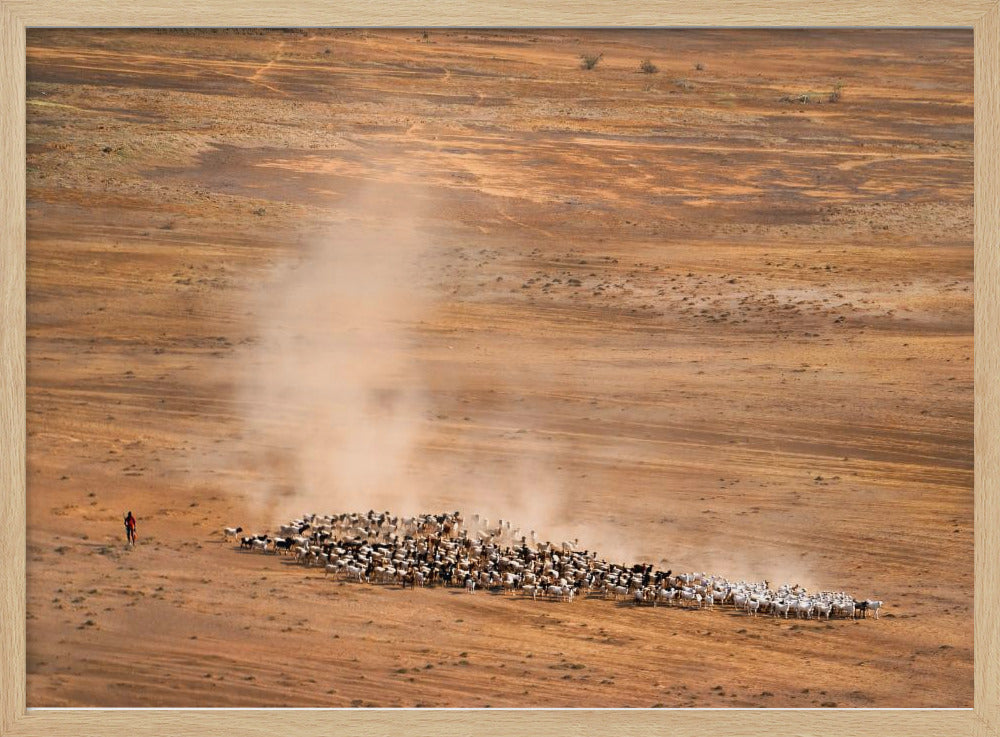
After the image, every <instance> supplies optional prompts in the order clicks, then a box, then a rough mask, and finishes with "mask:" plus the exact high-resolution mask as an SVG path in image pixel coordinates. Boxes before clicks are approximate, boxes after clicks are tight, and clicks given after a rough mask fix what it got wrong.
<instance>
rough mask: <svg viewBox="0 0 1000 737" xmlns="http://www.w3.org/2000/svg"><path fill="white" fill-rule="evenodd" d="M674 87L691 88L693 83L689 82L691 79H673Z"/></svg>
mask: <svg viewBox="0 0 1000 737" xmlns="http://www.w3.org/2000/svg"><path fill="white" fill-rule="evenodd" d="M674 87H678V88H680V89H682V90H693V89H694V83H693V82H691V80H689V79H675V80H674Z"/></svg>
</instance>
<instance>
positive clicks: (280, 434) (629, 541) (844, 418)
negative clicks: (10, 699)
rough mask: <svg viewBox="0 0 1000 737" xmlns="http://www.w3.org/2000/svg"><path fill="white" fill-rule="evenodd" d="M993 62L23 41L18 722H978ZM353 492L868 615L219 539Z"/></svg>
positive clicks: (688, 39) (624, 44)
mask: <svg viewBox="0 0 1000 737" xmlns="http://www.w3.org/2000/svg"><path fill="white" fill-rule="evenodd" d="M971 42H972V36H971V32H964V31H933V32H931V31H920V32H898V31H878V32H868V31H865V32H859V31H850V32H846V33H835V32H780V33H778V32H758V31H751V32H719V31H696V32H695V31H686V32H628V33H607V32H578V31H571V32H550V31H544V32H516V33H509V32H479V31H476V32H464V31H431V32H429V33H428V34H426V35H425V34H423V33H421V32H419V31H412V30H403V31H391V32H389V31H354V32H350V31H338V32H325V31H310V32H267V33H264V32H248V33H232V32H218V33H212V32H205V33H186V34H176V33H167V32H163V33H149V32H143V33H140V32H132V31H121V32H104V31H93V32H91V31H83V32H72V31H39V30H31V31H29V33H28V103H27V104H28V560H29V563H28V623H27V626H28V654H29V657H28V702H29V705H31V706H65V705H73V706H77V705H79V706H98V705H102V706H160V705H169V706H228V705H240V706H247V705H260V706H268V705H300V706H319V705H328V706H350V705H355V706H358V705H363V706H368V705H373V706H414V705H425V706H466V707H479V706H487V705H489V706H495V707H497V706H611V707H618V706H639V707H649V706H654V705H663V706H767V707H776V706H793V707H810V706H829V705H837V706H886V707H889V706H891V707H904V706H906V707H930V706H936V707H941V706H949V707H967V706H971V704H972V684H973V675H972V631H973V626H972V591H973V577H972V508H973V492H972V463H973V442H972V397H973V385H972V363H971V357H972V350H973V341H972V291H971V288H972V253H973V252H972V220H971V215H972V171H973V169H972V43H971ZM599 52H603V57H602V58H601V60H600V62H599V63H598V65H597V66H596V67H595V68H594V69H592V70H589V71H587V70H584V69H582V68H581V65H580V60H579V57H580V55H581V54H597V53H599ZM645 58H648V59H650V60H651V61H652V62H653V63H654V64H655V65H656V66H657V67H659V70H658V71H657V72H656V73H651V74H646V73H641V72H639V71H638V65H639V62H640V60H642V59H645ZM696 65H700V67H701V68H698V67H697V66H696ZM838 82H839V83H841V84H842V85H843V88H842V94H841V99H840V100H839V101H830V99H829V98H830V94H831V93H832V92H833V91H834V89H835V85H836V84H837V83H838ZM810 93H811V94H812V98H811V99H810V101H808V102H805V101H799V96H801V95H804V94H810ZM782 98H786V100H785V101H783V100H782ZM789 99H790V100H791V101H789ZM359 193H360V194H359ZM345 234H348V235H345ZM358 234H363V235H360V236H359V235H358ZM364 234H368V235H364ZM368 236H371V240H370V241H366V240H365V238H366V237H368ZM350 238H360V239H361V240H359V241H353V240H350ZM338 239H340V241H343V243H346V244H347V245H346V246H345V248H347V249H348V250H350V249H351V248H356V250H357V252H358V253H359V254H360V256H358V258H359V259H360V261H359V263H360V264H361V266H360V271H353V270H352V267H351V265H352V264H353V265H355V266H356V265H357V264H356V263H355V261H352V260H351V258H347V260H346V261H344V260H340V259H342V258H343V257H344V254H343V252H342V251H343V248H342V249H341V250H340V251H338V250H337V246H336V245H332V244H331V241H338ZM340 241H338V242H340ZM343 243H342V244H341V245H343ZM387 244H388V245H387ZM400 244H402V245H401V246H400ZM390 246H400V247H399V248H395V249H393V248H392V247H390ZM327 247H329V249H331V252H337V253H338V254H339V255H338V256H337V258H335V259H334V260H333V261H332V266H331V262H327V261H324V260H323V259H324V256H323V254H324V253H325V251H324V249H325V248H327ZM369 249H370V250H369ZM387 253H388V255H386V254H387ZM396 259H398V260H399V262H400V263H404V262H405V263H406V264H407V265H408V268H409V266H412V265H413V264H414V263H416V264H417V265H418V268H417V269H416V271H403V270H398V271H397V270H393V269H392V268H391V267H392V264H393V263H394V262H395V260H396ZM344 264H347V266H344ZM386 264H389V271H390V275H392V276H395V277H398V276H399V275H400V274H407V275H411V277H408V278H413V279H415V283H413V284H405V285H404V286H403V287H402V289H403V291H404V292H406V293H407V294H409V290H410V289H411V288H412V292H413V293H414V294H419V295H420V297H419V299H415V300H414V301H413V302H410V301H408V299H402V300H398V301H397V300H396V298H395V297H394V295H393V294H392V293H389V292H386V290H385V287H384V285H381V282H379V281H378V277H379V276H380V275H381V274H382V272H381V271H380V269H382V268H383V267H385V266H386ZM296 266H298V267H299V273H300V274H301V275H302V276H301V279H302V282H301V283H302V284H304V285H307V286H308V288H309V289H311V290H312V291H313V292H315V294H307V295H306V298H303V299H300V293H299V292H297V291H296V287H295V285H296V284H297V283H298V282H297V281H296V278H297V277H295V276H294V273H295V272H294V271H293V270H294V268H295V267H296ZM342 266H343V268H341V267H342ZM289 274H292V276H289ZM412 274H416V275H417V276H415V277H412ZM327 277H329V281H330V286H331V289H330V290H329V291H330V292H337V293H338V294H341V295H342V294H348V295H349V296H350V297H352V298H356V300H357V304H363V305H372V304H374V305H376V306H375V307H373V308H371V309H369V308H368V307H365V308H363V309H361V310H360V311H352V307H351V306H350V305H349V304H348V305H347V306H346V307H345V306H344V305H341V306H342V307H344V310H346V312H344V313H343V314H346V315H348V316H349V317H351V320H354V322H351V320H347V321H346V322H345V320H343V319H342V317H343V314H341V313H336V311H334V312H335V313H334V314H330V315H325V316H321V317H322V319H318V320H317V316H316V313H317V312H323V310H324V307H323V298H324V294H325V293H324V290H323V288H322V287H323V284H324V283H325V282H326V281H327ZM387 283H391V284H395V283H396V282H393V281H392V280H391V279H390V280H389V281H388V282H387ZM317 287H318V289H317ZM349 287H356V292H352V291H351V289H350V288H349ZM303 289H306V287H303ZM269 290H271V291H269ZM338 290H339V291H338ZM345 290H346V291H345ZM369 297H370V299H369ZM336 298H337V297H336V296H331V299H336ZM272 313H274V314H277V315H283V318H282V320H279V321H278V322H274V321H272V320H271V314H272ZM296 315H299V316H300V317H301V319H302V321H303V324H305V325H307V326H308V330H306V331H305V333H304V334H303V335H304V337H303V335H300V334H299V333H298V332H296V330H297V329H298V328H296V326H295V316H296ZM348 323H350V324H348ZM373 323H378V324H383V323H384V324H386V325H389V324H391V328H387V330H388V331H389V332H388V333H387V335H389V336H390V338H387V339H386V341H385V342H387V343H391V345H382V344H380V343H379V340H380V339H379V338H375V343H376V344H377V345H374V346H372V345H369V344H368V343H367V342H366V338H364V337H363V336H362V337H359V334H362V333H365V331H366V330H367V329H368V328H370V327H371V324H373ZM359 326H360V327H359ZM352 330H353V332H352ZM286 334H287V335H288V336H290V338H289V341H290V342H283V339H284V337H285V336H286ZM324 336H325V337H324ZM317 338H318V339H319V340H318V341H317ZM300 339H301V341H304V346H305V349H304V350H299V349H296V348H295V347H294V345H293V344H294V343H295V341H297V340H300ZM341 340H342V341H343V342H342V343H340V342H338V341H341ZM327 345H335V346H336V345H345V346H347V347H348V354H349V355H348V356H347V358H346V359H344V357H343V356H340V355H338V354H328V353H326V352H325V351H326V346H327ZM355 349H357V350H358V355H357V356H354V355H353V352H354V350H355ZM286 350H287V352H286ZM314 358H315V360H314ZM352 358H357V359H358V360H357V361H354V362H353V363H352ZM317 362H318V363H317ZM355 364H360V366H358V365H355ZM300 371H301V372H302V374H303V375H304V376H307V377H308V379H307V380H304V381H303V382H302V384H301V385H298V383H297V382H296V378H295V377H296V376H297V375H298V372H300ZM338 372H341V373H338ZM316 373H318V374H319V376H318V377H317V376H316V375H315V374H316ZM272 379H273V381H272ZM327 389H329V391H330V392H331V394H330V395H328V394H327V393H326V390H327ZM359 391H360V392H367V394H366V395H365V397H362V399H363V401H362V404H361V406H360V409H359V407H358V406H356V405H355V404H354V403H353V397H354V395H355V394H356V393H358V392H359ZM282 397H290V399H289V401H288V402H285V403H283V400H282ZM387 407H388V409H386V408H387ZM289 408H291V409H289ZM317 408H318V410H317ZM341 410H343V411H341ZM366 413H370V414H371V416H372V418H373V419H372V421H371V422H370V423H369V422H368V421H367V420H366V416H367V415H366ZM387 417H388V418H389V419H388V422H387V421H386V418H387ZM330 428H333V430H330ZM372 429H373V430H372ZM352 430H353V431H356V433H357V435H355V434H353V433H351V431H352ZM382 430H385V431H386V434H384V435H383V434H382ZM328 431H330V433H332V434H328ZM345 433H348V434H345ZM331 438H332V439H331ZM338 438H339V440H338ZM345 438H349V442H348V440H345ZM341 441H343V442H346V443H347V444H346V446H344V445H343V443H342V442H341ZM334 445H336V447H333V446H334ZM343 447H346V448H347V452H343V451H342V450H338V448H343ZM327 450H328V451H329V453H330V454H331V457H333V458H334V459H335V462H333V463H330V462H327V456H326V455H325V453H326V452H327ZM338 453H339V455H338ZM355 459H358V460H357V463H356V464H354V461H355ZM383 461H384V462H385V464H386V466H387V469H388V470H386V469H385V468H383V467H382V464H383ZM352 464H354V465H356V466H357V467H354V465H352ZM390 487H391V488H390ZM411 489H412V490H413V491H412V494H411V493H410V490H411ZM300 492H301V495H300ZM393 495H395V496H393ZM369 498H370V499H372V500H373V504H372V506H376V505H377V506H379V507H381V506H383V504H388V502H387V501H386V500H392V499H394V498H395V499H398V501H399V505H400V506H401V507H405V506H406V505H407V504H409V505H410V506H413V505H414V504H416V503H419V504H420V506H425V507H429V508H431V509H436V508H447V509H451V508H455V507H457V506H461V507H462V508H463V509H464V510H465V511H466V513H469V514H471V513H472V512H474V511H476V509H477V508H482V509H484V510H485V511H488V512H490V513H491V514H492V515H494V516H501V517H503V516H505V515H506V516H508V517H510V518H513V519H514V520H515V522H520V523H521V524H523V525H524V526H525V527H528V526H532V525H535V524H537V525H538V526H539V527H540V529H541V531H542V532H545V531H546V530H547V529H552V530H554V531H555V532H553V534H556V532H557V533H558V534H563V535H566V534H568V535H571V536H578V537H579V538H580V540H581V543H582V544H583V545H584V546H587V545H595V544H599V545H600V550H602V551H604V550H607V551H609V553H608V554H609V555H613V556H618V557H619V558H621V559H624V558H625V557H626V556H627V555H628V556H632V557H633V558H634V559H637V560H638V559H643V560H650V561H653V562H657V563H661V562H662V563H663V564H664V565H667V566H672V567H673V568H674V569H675V570H677V569H681V570H708V571H710V572H715V573H719V574H722V575H726V576H729V577H731V578H741V577H745V578H750V577H756V578H759V577H764V576H770V577H771V578H772V579H774V578H776V577H782V578H783V579H788V580H789V581H790V582H795V581H801V582H802V583H807V584H808V585H809V586H810V587H813V588H833V589H837V590H840V589H845V590H847V591H850V592H852V593H854V594H856V595H857V596H863V597H871V598H879V599H883V600H884V601H885V602H886V608H885V614H884V616H883V618H882V619H881V620H880V621H879V622H872V621H865V622H847V621H832V622H829V623H825V622H822V623H821V622H815V621H810V622H804V621H803V622H793V621H788V622H785V621H774V620H772V619H770V618H760V619H751V618H749V617H746V616H742V615H739V614H736V613H733V612H730V611H715V612H711V613H707V612H689V611H680V610H669V609H665V608H662V607H661V608H658V609H656V610H653V609H635V608H633V607H630V606H620V605H615V604H613V603H611V602H603V601H597V600H587V601H577V602H574V603H573V604H571V605H560V604H557V603H551V604H548V603H541V602H538V603H532V602H531V601H524V600H511V599H505V598H503V597H500V596H493V595H488V594H476V595H473V596H468V595H466V594H464V593H456V592H453V591H446V590H429V591H418V592H415V593H414V592H410V591H407V592H405V593H404V592H402V591H399V590H396V589H390V588H379V587H365V586H359V585H349V584H337V583H334V582H332V581H328V580H324V579H323V576H322V574H317V573H316V572H315V571H307V570H304V569H300V568H296V567H294V566H291V565H289V564H287V563H285V562H283V561H281V560H279V559H276V558H271V557H268V558H264V557H261V556H258V555H250V554H240V553H238V552H236V551H234V550H233V549H232V546H231V545H227V544H224V543H223V542H222V540H221V535H220V529H221V527H222V526H223V525H230V524H231V525H235V524H242V525H243V526H244V527H246V528H248V529H249V528H254V529H264V527H266V526H268V525H272V526H273V525H274V524H275V523H276V522H279V521H282V520H283V519H284V518H285V516H288V515H294V514H296V513H299V512H303V511H307V510H311V511H319V512H325V511H331V512H333V511H341V509H340V508H339V507H343V506H351V507H354V506H359V505H360V503H361V502H363V501H364V500H365V499H369ZM508 502H509V504H510V511H509V512H505V509H506V508H507V504H508ZM366 508H367V507H366ZM126 509H132V510H133V511H134V512H135V513H136V515H137V517H138V519H139V538H140V540H139V542H140V544H139V546H137V547H136V549H134V550H126V549H124V548H123V546H122V544H121V542H122V534H121V532H122V531H121V516H122V514H123V513H124V511H125V510H126ZM403 511H405V510H403ZM409 511H414V510H413V509H410V510H409ZM536 511H537V514H538V515H539V519H538V521H537V522H536V521H535V520H534V519H518V515H522V516H523V515H528V514H533V513H534V512H536ZM574 531H576V533H577V534H573V533H574Z"/></svg>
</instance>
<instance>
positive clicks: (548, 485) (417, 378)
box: [211, 190, 626, 554]
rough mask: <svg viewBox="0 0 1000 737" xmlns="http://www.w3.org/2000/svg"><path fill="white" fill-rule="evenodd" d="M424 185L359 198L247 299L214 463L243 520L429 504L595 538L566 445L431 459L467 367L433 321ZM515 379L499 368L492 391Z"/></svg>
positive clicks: (439, 295)
mask: <svg viewBox="0 0 1000 737" xmlns="http://www.w3.org/2000/svg"><path fill="white" fill-rule="evenodd" d="M396 192H397V193H398V190H396ZM423 195H424V193H422V192H418V193H415V195H414V196H413V197H412V198H410V199H409V201H407V202H400V200H399V198H398V196H397V197H395V198H393V199H392V201H391V202H389V201H387V200H386V199H385V198H383V197H382V196H381V195H380V194H379V193H378V192H377V191H372V192H368V193H362V194H360V195H358V196H356V197H353V198H352V201H351V204H350V205H349V206H346V205H345V206H344V208H343V211H344V212H347V213H349V217H348V218H347V219H345V220H343V221H342V222H338V223H335V224H333V225H331V226H329V228H328V230H327V231H326V232H325V233H324V234H323V236H322V237H318V238H314V239H313V240H312V242H310V243H309V244H308V245H307V246H305V247H304V248H303V249H302V250H301V251H300V252H299V253H297V254H296V255H295V256H294V257H293V258H290V259H289V260H288V262H287V263H283V264H280V265H278V266H277V267H275V269H274V270H273V272H272V274H271V275H270V278H268V279H267V282H266V284H265V285H264V286H263V288H262V289H261V290H260V291H259V293H258V294H257V295H256V297H255V299H254V302H253V304H251V306H250V307H251V313H252V314H253V315H255V316H256V319H257V321H258V324H257V325H256V326H255V343H254V346H253V348H252V349H250V350H249V352H248V353H246V354H244V355H242V356H241V358H240V365H239V366H238V367H236V368H235V369H234V370H235V372H236V375H237V377H238V378H237V380H236V387H237V388H236V394H235V405H236V406H237V408H238V415H239V419H240V421H241V425H242V427H241V428H240V432H239V435H238V437H236V438H235V440H232V441H230V440H224V441H223V442H222V443H221V444H219V445H216V446H215V447H214V448H213V449H212V453H211V456H212V458H213V462H216V463H217V462H220V461H219V459H220V458H221V459H222V460H221V463H222V464H223V465H224V466H227V467H228V468H229V469H230V470H231V472H232V475H233V476H234V477H235V478H238V479H239V482H238V488H236V489H235V491H237V492H238V493H239V494H240V495H241V496H243V497H244V498H245V499H246V500H247V502H248V503H249V507H250V509H248V510H247V513H248V516H249V517H251V518H254V519H256V520H257V521H258V522H260V523H261V524H265V525H266V524H270V523H273V521H274V520H277V519H281V518H285V517H290V516H295V515H298V514H302V513H304V512H307V511H313V510H316V511H321V512H330V513H337V512H340V511H345V510H354V509H365V510H367V509H375V510H392V511H393V512H394V513H397V512H398V513H400V514H416V513H419V512H422V511H424V510H425V509H427V508H432V509H442V510H449V511H451V510H462V511H463V512H465V513H467V514H469V515H471V514H474V513H478V514H481V515H483V516H484V517H488V518H490V519H491V520H492V521H494V522H496V521H498V520H500V519H506V520H510V521H511V522H513V523H514V524H515V525H523V527H522V532H523V534H528V533H529V530H530V529H534V530H535V531H536V532H537V533H538V535H539V536H542V535H549V536H551V537H552V538H553V539H557V538H558V539H572V538H574V537H579V538H580V540H581V542H582V543H583V542H586V540H587V539H589V537H588V536H585V535H584V534H583V532H582V531H581V530H580V529H575V526H574V524H573V522H572V515H571V513H570V511H571V502H572V500H571V499H570V498H569V496H568V495H567V493H566V492H565V490H564V489H563V487H562V482H561V481H560V479H559V475H558V473H557V472H555V469H556V465H557V462H558V459H559V456H560V453H561V452H562V451H563V449H562V448H560V447H559V444H558V443H553V444H551V448H550V449H547V450H546V451H545V452H544V453H539V452H534V453H527V454H525V455H524V456H523V457H507V458H505V459H504V461H503V467H502V468H500V469H497V468H495V467H493V468H492V471H491V473H489V474H484V473H483V472H482V468H483V465H484V463H485V462H486V461H485V459H484V458H480V457H478V455H477V453H476V452H475V451H473V452H472V453H471V454H470V453H468V452H465V453H460V452H454V453H449V452H445V453H443V454H442V453H440V452H439V453H437V454H435V459H434V461H433V463H428V462H427V461H426V458H425V456H426V455H427V450H426V447H427V446H426V443H427V441H428V439H429V438H432V437H433V436H434V433H435V429H434V427H433V418H434V417H436V416H437V415H439V414H441V413H442V412H444V411H445V410H444V409H443V408H442V406H440V405H441V404H442V403H444V404H449V403H451V404H454V401H455V397H454V396H448V395H447V394H448V392H447V391H444V392H442V389H441V384H442V381H441V375H442V373H444V374H445V375H446V376H447V380H446V382H445V383H446V384H447V385H450V386H453V387H455V390H454V391H453V394H454V393H456V392H458V391H459V390H460V388H461V387H462V386H463V385H464V383H465V377H463V376H462V375H461V372H462V371H463V368H462V365H461V363H460V362H459V363H458V364H456V363H454V362H449V353H448V350H447V349H448V346H442V345H441V344H440V343H441V342H440V340H436V339H435V337H434V336H433V335H431V336H430V337H428V334H427V332H426V329H425V327H426V325H427V324H432V323H433V322H434V314H435V311H436V310H438V309H439V308H440V306H441V304H442V301H443V300H444V299H446V296H445V295H447V294H448V293H449V291H450V290H449V288H448V287H449V285H447V284H445V285H444V286H442V284H440V283H436V282H435V279H436V278H438V277H439V276H440V274H439V272H437V271H435V269H436V268H438V267H440V266H441V264H442V263H446V262H447V257H446V255H444V254H445V249H444V248H443V247H442V246H441V245H440V244H439V243H438V242H436V241H435V240H434V239H433V238H432V237H430V236H428V235H426V233H427V231H426V230H423V229H421V227H420V225H421V223H426V220H425V219H424V216H425V214H426V212H427V209H426V208H427V207H429V206H430V205H428V204H421V203H427V199H426V198H425V197H424V196H423ZM432 204H433V203H432ZM437 204H438V205H440V203H437ZM446 279H447V277H446ZM428 357H430V358H428ZM535 379H538V380H544V377H535ZM511 380H512V375H507V376H497V377H496V381H497V386H502V385H505V383H506V384H509V383H510V381H511ZM513 380H514V381H522V380H524V377H521V376H516V375H515V376H514V377H513ZM521 414H522V410H521V409H520V408H518V407H515V406H510V407H500V408H498V409H495V410H494V415H495V418H496V416H499V417H500V418H501V421H502V423H504V424H506V425H508V426H525V427H528V428H529V429H530V428H531V427H532V421H531V419H530V418H528V417H522V416H520V415H521ZM560 535H561V536H562V537H559V536H560ZM601 537H602V538H603V539H604V540H605V541H607V543H608V544H609V545H610V544H611V541H612V540H613V539H614V535H612V534H610V533H609V534H607V535H602V536H601ZM585 538H586V539H585ZM622 552H623V554H624V553H625V552H626V551H624V550H623V551H622Z"/></svg>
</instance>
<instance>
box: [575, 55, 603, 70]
mask: <svg viewBox="0 0 1000 737" xmlns="http://www.w3.org/2000/svg"><path fill="white" fill-rule="evenodd" d="M603 56H604V52H603V51H602V52H601V53H599V54H597V55H596V56H594V55H592V54H580V66H581V67H583V68H584V69H593V68H594V67H596V66H597V64H598V62H599V61H600V60H601V58H602V57H603Z"/></svg>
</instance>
